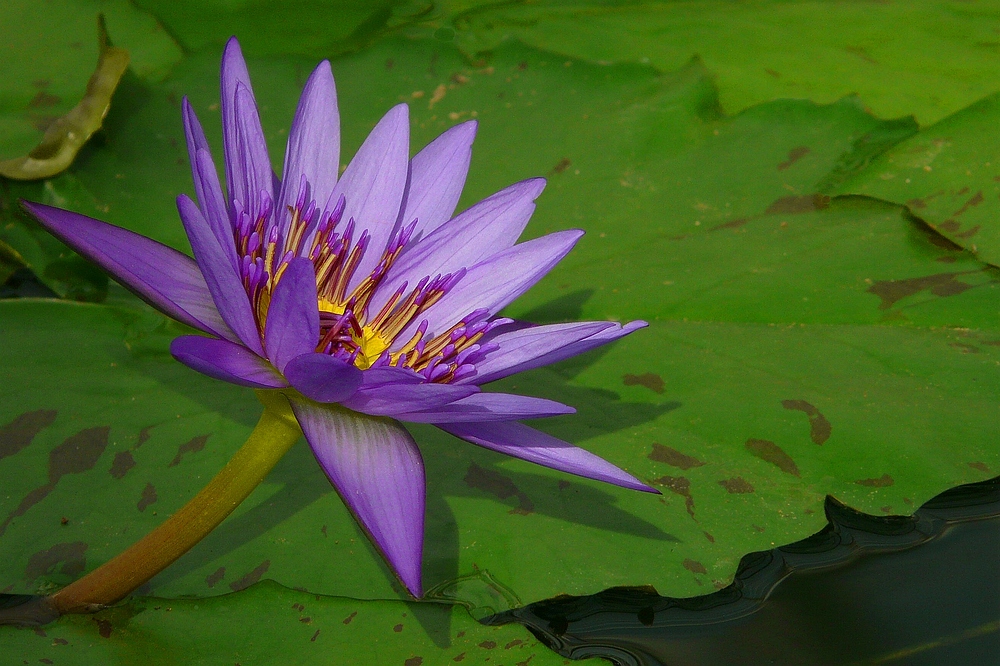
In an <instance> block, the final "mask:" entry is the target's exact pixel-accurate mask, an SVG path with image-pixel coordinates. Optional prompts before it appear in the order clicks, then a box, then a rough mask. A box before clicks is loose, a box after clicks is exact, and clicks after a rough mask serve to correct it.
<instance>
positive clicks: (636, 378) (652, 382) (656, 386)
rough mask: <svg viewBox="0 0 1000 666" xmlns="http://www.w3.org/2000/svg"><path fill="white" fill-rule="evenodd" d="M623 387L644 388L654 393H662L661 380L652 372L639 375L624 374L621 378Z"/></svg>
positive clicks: (662, 385)
mask: <svg viewBox="0 0 1000 666" xmlns="http://www.w3.org/2000/svg"><path fill="white" fill-rule="evenodd" d="M622 383H624V384H625V386H645V387H646V388H648V389H649V390H650V391H653V392H655V393H663V388H664V384H663V378H662V377H660V376H659V375H658V374H656V373H653V372H646V373H643V374H641V375H632V374H626V375H624V376H623V377H622Z"/></svg>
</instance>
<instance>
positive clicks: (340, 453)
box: [290, 398, 425, 597]
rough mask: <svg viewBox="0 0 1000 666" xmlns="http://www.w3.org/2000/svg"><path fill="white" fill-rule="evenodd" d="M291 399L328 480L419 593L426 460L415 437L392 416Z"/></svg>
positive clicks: (405, 581) (406, 582) (398, 572)
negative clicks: (351, 410) (380, 416)
mask: <svg viewBox="0 0 1000 666" xmlns="http://www.w3.org/2000/svg"><path fill="white" fill-rule="evenodd" d="M290 401H291V404H292V410H293V411H294V412H295V418H296V419H298V422H299V425H300V426H302V432H303V433H304V434H305V436H306V441H307V442H309V446H310V447H312V450H313V453H314V454H315V455H316V459H317V460H318V461H319V464H320V466H321V467H322V468H323V471H325V472H326V475H327V476H328V477H329V479H330V482H331V483H333V485H334V487H335V488H336V489H337V492H338V493H340V496H341V498H342V499H343V500H344V503H345V504H346V505H347V506H348V508H349V509H350V510H351V513H353V514H354V517H355V518H356V519H357V521H358V523H360V525H361V527H362V528H364V530H365V532H367V533H368V535H369V537H371V540H372V541H373V542H374V543H375V545H376V546H377V547H378V549H379V550H380V551H382V554H383V555H384V556H385V559H386V560H388V562H389V565H390V566H391V567H392V569H393V570H394V571H395V573H396V575H397V576H399V578H400V580H401V581H402V582H403V585H405V586H406V589H408V590H409V591H410V594H412V595H413V596H414V597H420V596H421V594H423V589H422V586H421V582H420V561H421V557H422V554H423V545H424V487H425V486H424V463H423V460H422V459H421V458H420V451H419V450H418V449H417V445H416V443H415V442H414V441H413V438H412V437H410V434H409V433H408V432H406V430H405V429H404V428H403V427H402V426H401V425H400V424H398V423H396V422H395V421H391V420H389V419H385V418H377V417H371V416H365V415H362V414H357V413H354V412H350V411H348V410H346V409H343V408H341V407H337V406H324V405H317V404H315V403H311V402H307V401H305V400H300V399H295V398H291V399H290ZM343 564H346V563H343Z"/></svg>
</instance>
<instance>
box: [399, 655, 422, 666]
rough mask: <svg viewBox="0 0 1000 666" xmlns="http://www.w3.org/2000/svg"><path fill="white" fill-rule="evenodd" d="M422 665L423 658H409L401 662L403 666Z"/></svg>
mask: <svg viewBox="0 0 1000 666" xmlns="http://www.w3.org/2000/svg"><path fill="white" fill-rule="evenodd" d="M422 663H424V658H423V657H410V658H409V659H407V660H406V661H404V662H403V666H420V664H422Z"/></svg>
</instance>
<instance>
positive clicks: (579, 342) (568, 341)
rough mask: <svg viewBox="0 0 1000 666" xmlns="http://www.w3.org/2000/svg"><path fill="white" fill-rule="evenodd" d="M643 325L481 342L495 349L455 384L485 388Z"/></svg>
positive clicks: (603, 324) (555, 329) (530, 331)
mask: <svg viewBox="0 0 1000 666" xmlns="http://www.w3.org/2000/svg"><path fill="white" fill-rule="evenodd" d="M647 325H648V324H646V322H644V321H633V322H630V323H628V324H626V325H625V326H622V325H621V324H618V323H616V322H608V321H584V322H577V323H572V324H550V325H547V326H530V327H528V328H522V329H518V330H515V331H510V332H507V333H500V334H499V335H497V336H496V337H493V338H490V339H489V340H484V342H492V343H493V344H496V345H499V349H497V350H495V351H492V352H490V353H489V354H487V356H486V358H485V359H483V360H482V361H480V362H479V363H477V364H476V374H475V375H473V376H471V377H468V378H466V379H463V380H459V382H458V383H460V384H464V383H472V384H476V385H479V384H485V383H486V382H492V381H495V380H497V379H500V378H502V377H507V376H508V375H513V374H515V373H518V372H524V371H525V370H530V369H532V368H540V367H542V366H543V365H548V364H550V363H555V362H557V361H561V360H563V359H567V358H570V357H572V356H576V355H577V354H582V353H583V352H586V351H590V350H591V349H593V348H595V347H600V346H601V345H604V344H607V343H609V342H613V341H614V340H617V339H618V338H621V337H624V336H626V335H628V334H629V333H632V332H633V331H636V330H638V329H640V328H644V327H646V326H647Z"/></svg>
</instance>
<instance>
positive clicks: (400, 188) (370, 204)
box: [330, 104, 410, 289]
mask: <svg viewBox="0 0 1000 666" xmlns="http://www.w3.org/2000/svg"><path fill="white" fill-rule="evenodd" d="M409 151H410V121H409V110H408V109H407V107H406V105H405V104H399V105H397V106H395V107H393V108H392V109H390V110H389V112H388V113H387V114H385V116H383V118H382V120H380V121H379V123H378V125H376V126H375V129H373V130H372V132H371V134H369V135H368V138H367V139H365V142H364V143H363V144H361V148H360V149H359V150H358V153H357V155H355V156H354V159H353V160H351V163H350V164H349V165H348V166H347V170H346V171H344V175H343V176H342V177H341V179H340V181H339V182H338V183H337V186H336V187H335V188H334V189H333V195H332V196H331V197H330V201H331V202H336V201H337V200H338V199H339V198H340V196H341V195H344V197H345V199H346V207H345V208H344V214H343V219H344V220H350V219H352V218H353V219H354V220H355V222H356V223H357V228H358V233H360V232H362V231H364V230H366V229H367V230H368V233H369V235H370V237H371V240H370V242H369V244H368V251H367V252H365V256H364V257H362V259H361V261H360V262H359V264H358V267H357V269H356V270H355V272H354V277H353V278H352V280H351V282H350V283H349V285H348V288H349V289H353V288H354V287H355V286H356V285H357V284H358V283H359V282H360V281H361V280H363V279H364V278H366V277H368V275H369V274H370V273H371V271H372V270H373V269H374V268H375V265H376V264H377V263H378V261H379V259H380V258H381V257H382V251H383V250H384V249H385V247H386V245H388V243H389V240H390V239H391V238H392V235H393V233H394V232H395V229H396V218H397V217H398V216H399V208H400V204H401V203H402V201H403V193H404V191H405V190H406V183H407V180H408V178H409ZM331 205H332V204H331Z"/></svg>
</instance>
